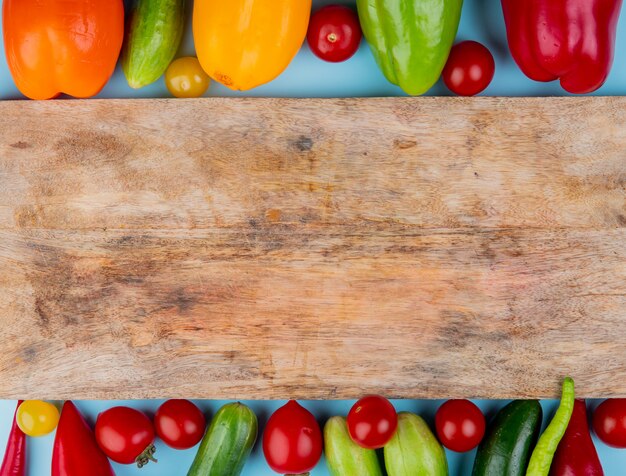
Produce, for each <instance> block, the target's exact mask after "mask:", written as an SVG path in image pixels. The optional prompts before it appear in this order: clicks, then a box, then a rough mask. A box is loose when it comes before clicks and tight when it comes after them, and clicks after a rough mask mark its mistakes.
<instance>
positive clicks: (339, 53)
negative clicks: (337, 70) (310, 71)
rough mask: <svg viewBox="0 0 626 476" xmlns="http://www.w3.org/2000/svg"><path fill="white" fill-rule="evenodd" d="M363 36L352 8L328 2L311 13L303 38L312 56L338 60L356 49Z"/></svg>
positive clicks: (345, 57)
mask: <svg viewBox="0 0 626 476" xmlns="http://www.w3.org/2000/svg"><path fill="white" fill-rule="evenodd" d="M362 36H363V33H362V32H361V25H360V23H359V17H358V16H357V14H356V13H355V11H354V10H352V9H351V8H349V7H346V6H343V5H328V6H326V7H323V8H320V9H319V10H318V11H317V12H315V13H314V14H313V15H312V16H311V20H310V22H309V30H308V32H307V35H306V38H307V42H308V43H309V47H310V48H311V51H312V52H313V53H314V54H315V56H317V57H318V58H321V59H323V60H324V61H330V62H332V63H339V62H341V61H346V60H347V59H349V58H351V57H352V56H353V55H354V53H356V52H357V50H358V49H359V44H360V43H361V38H362Z"/></svg>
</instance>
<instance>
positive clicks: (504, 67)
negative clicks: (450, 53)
mask: <svg viewBox="0 0 626 476" xmlns="http://www.w3.org/2000/svg"><path fill="white" fill-rule="evenodd" d="M314 3H315V4H316V6H319V5H323V4H329V3H346V4H351V3H353V2H350V1H343V2H338V1H336V0H335V1H334V2H333V1H314ZM459 39H473V40H478V41H481V42H482V43H484V44H485V45H487V46H488V47H489V48H490V49H491V50H492V52H493V53H494V56H495V59H496V65H497V68H496V76H495V79H494V82H493V84H492V85H491V86H490V87H489V88H488V89H487V91H485V93H484V94H486V95H492V96H551V95H563V94H565V93H564V92H563V91H562V90H561V88H560V87H559V85H558V84H557V83H551V84H542V83H535V82H532V81H530V80H528V79H527V78H525V77H524V76H523V75H522V74H521V72H519V70H518V69H517V68H516V67H515V64H514V63H513V60H512V59H511V58H510V56H509V55H508V50H507V47H506V39H505V33H504V23H503V20H502V14H501V10H500V4H499V0H466V3H465V7H464V11H463V17H462V21H461V27H460V31H459ZM0 42H1V39H0ZM617 43H618V45H617V57H616V61H615V66H614V68H613V72H612V74H611V76H610V78H609V80H608V81H607V83H606V85H605V86H604V87H603V88H602V89H600V90H599V91H598V92H597V93H596V94H601V95H626V14H625V15H623V16H622V19H621V22H620V33H619V36H618V42H617ZM2 49H3V46H2ZM192 54H193V42H192V39H191V35H190V29H188V30H187V37H186V39H185V42H184V45H183V47H182V48H181V56H182V55H192ZM431 94H433V95H442V94H448V92H447V91H446V89H445V87H443V86H442V85H441V84H438V85H437V86H435V87H434V88H433V90H432V91H431ZM207 95H212V96H233V95H248V96H281V97H331V96H337V97H343V96H397V95H402V91H400V90H399V89H398V88H397V87H395V86H393V85H391V84H389V83H388V82H387V81H386V80H385V78H384V77H383V75H382V74H381V73H380V72H379V70H378V68H377V67H376V65H375V63H374V60H373V58H372V56H371V53H370V51H369V50H368V48H367V46H366V45H365V44H363V45H362V47H361V49H360V50H359V52H358V53H357V54H356V55H355V56H354V57H353V58H352V59H350V60H349V61H347V62H346V63H343V64H328V63H324V62H322V61H319V60H318V59H316V58H315V57H314V56H313V55H312V54H311V52H310V51H309V50H308V48H307V47H306V46H305V47H304V48H303V49H302V51H301V53H300V54H299V55H298V57H297V58H296V59H295V60H294V62H293V63H292V65H291V66H290V67H289V68H288V70H287V71H286V72H285V73H284V74H283V75H282V76H280V77H279V78H278V79H277V80H275V81H274V82H272V83H270V84H268V85H265V86H262V87H260V88H258V89H255V90H253V91H249V92H246V93H234V92H232V91H230V90H228V89H227V88H225V87H223V86H220V85H217V84H213V85H212V86H211V89H210V90H209V92H208V94H207ZM168 96H169V94H168V92H167V90H166V89H165V85H164V84H163V81H162V80H161V81H158V82H157V83H155V84H154V85H152V86H149V87H147V88H144V89H142V90H140V91H135V90H132V89H131V88H129V87H128V86H127V84H126V81H125V79H124V77H123V75H122V74H121V72H120V71H119V70H118V71H117V72H116V74H115V76H114V77H113V79H112V80H111V81H110V83H109V84H108V85H107V86H106V88H105V89H104V90H103V91H102V93H101V94H100V96H99V97H102V98H112V97H116V98H118V97H168ZM20 97H21V95H20V94H19V92H18V91H17V89H16V88H15V86H14V85H13V82H12V80H11V77H10V75H9V73H8V70H7V67H6V63H5V59H4V55H0V98H2V99H15V98H20ZM452 390H453V389H451V391H452ZM233 397H236V396H235V395H233ZM77 403H78V406H79V408H80V409H81V410H82V411H83V413H84V414H85V416H86V417H87V418H88V419H89V420H90V421H91V422H92V423H93V422H94V421H95V418H96V416H97V414H98V413H99V412H100V411H102V410H104V409H106V408H108V407H110V406H113V405H116V404H120V403H121V404H127V405H130V406H133V407H136V408H139V409H141V410H144V411H146V412H148V413H153V412H154V411H155V410H156V408H157V407H158V405H159V404H160V403H161V401H135V402H77ZM196 403H198V405H199V406H200V407H201V408H202V409H203V410H204V411H206V413H207V415H209V416H210V415H212V414H214V413H215V411H216V410H217V408H219V406H220V405H221V404H222V403H224V402H215V401H201V402H196ZM246 403H248V404H249V405H250V406H251V407H252V408H253V409H254V410H255V411H256V413H257V414H258V416H259V420H260V422H261V424H263V423H264V422H265V420H266V419H267V417H268V416H269V415H270V414H271V412H272V411H273V410H275V409H276V408H278V406H280V405H281V404H282V403H284V402H260V401H259V402H246ZM352 403H353V402H346V401H341V402H304V404H305V406H307V408H309V409H310V410H311V411H313V412H314V414H315V415H316V416H317V417H318V418H319V420H320V422H323V421H324V420H325V418H327V417H328V416H331V415H336V414H343V415H345V414H346V413H347V412H348V410H349V408H350V406H351V405H352ZM394 403H395V405H396V408H397V409H398V410H410V411H414V412H417V413H419V414H421V415H422V416H424V417H425V418H426V419H427V420H429V421H431V422H432V419H433V416H434V412H435V410H436V408H437V407H438V406H439V405H440V404H441V401H410V400H407V401H399V402H394ZM478 403H479V405H480V407H481V408H482V409H483V410H484V411H485V412H486V414H487V416H488V417H489V416H491V415H493V414H494V413H495V411H497V409H498V408H500V407H501V406H503V405H504V404H505V402H501V401H481V402H478ZM543 404H544V409H545V410H546V411H545V413H546V416H549V415H551V414H552V411H553V410H554V408H555V405H556V403H555V402H553V401H548V402H543ZM596 404H597V402H592V405H596ZM14 408H15V402H8V401H0V453H1V452H2V448H4V446H5V443H6V438H7V435H8V431H9V428H10V425H11V419H12V416H13V411H14ZM53 438H54V435H49V436H47V437H43V438H38V439H29V441H28V451H29V468H30V470H29V474H30V475H33V476H46V475H49V474H50V469H49V468H50V460H51V456H52V449H51V448H52V442H53ZM596 446H597V448H598V452H599V453H600V458H601V460H602V462H603V465H604V469H605V473H606V476H623V475H624V474H626V469H625V468H626V450H622V451H620V450H615V449H611V448H608V447H607V446H605V445H603V444H602V443H598V442H596ZM157 447H158V449H157V457H158V458H159V463H158V464H156V465H155V464H149V465H148V466H147V467H145V468H143V469H141V470H138V469H137V468H135V467H134V466H120V465H115V470H116V473H117V475H118V476H127V475H139V474H142V475H144V476H177V475H184V474H186V470H187V468H188V467H189V465H190V464H191V461H192V459H193V457H194V455H195V449H192V450H188V451H174V450H171V449H169V448H167V447H166V446H165V445H164V444H163V443H162V442H157ZM473 460H474V452H471V453H467V454H463V455H459V454H453V453H448V461H449V463H450V474H451V475H452V476H463V475H469V474H470V473H471V466H472V462H473ZM270 474H272V473H271V471H270V470H269V468H268V467H267V466H266V464H265V462H264V460H263V456H262V454H261V451H260V447H259V445H258V444H257V446H256V447H255V450H254V452H253V456H252V458H251V459H250V461H249V463H248V464H247V466H246V468H245V471H244V475H245V476H264V475H270ZM312 474H313V476H322V475H326V474H327V472H326V469H325V465H324V463H323V462H322V463H320V465H318V467H317V468H316V470H315V471H313V473H312ZM355 476H357V475H355Z"/></svg>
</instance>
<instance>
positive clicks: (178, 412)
mask: <svg viewBox="0 0 626 476" xmlns="http://www.w3.org/2000/svg"><path fill="white" fill-rule="evenodd" d="M205 428H206V419H205V418H204V414H203V413H202V412H201V411H200V409H199V408H198V407H197V406H195V405H194V404H193V403H191V402H190V401H189V400H168V401H167V402H165V403H164V404H163V405H161V406H160V407H159V409H158V410H157V412H156V414H155V415H154V429H155V430H156V433H157V435H158V437H159V438H161V439H162V440H163V442H164V443H165V444H166V445H167V446H169V447H171V448H174V449H177V450H186V449H188V448H191V447H193V446H195V445H197V444H198V442H199V441H200V440H201V439H202V436H203V435H204V430H205Z"/></svg>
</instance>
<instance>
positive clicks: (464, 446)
mask: <svg viewBox="0 0 626 476" xmlns="http://www.w3.org/2000/svg"><path fill="white" fill-rule="evenodd" d="M435 427H436V429H437V436H438V437H439V441H441V444H442V445H443V446H445V447H446V448H448V449H449V450H452V451H456V452H458V453H463V452H465V451H469V450H471V449H473V448H475V447H476V446H478V444H479V443H480V442H481V440H482V439H483V436H484V435H485V416H484V415H483V412H481V411H480V408H478V407H477V406H476V405H474V404H473V403H472V402H470V401H469V400H448V401H447V402H445V403H444V404H443V405H441V406H440V407H439V409H438V410H437V413H436V414H435Z"/></svg>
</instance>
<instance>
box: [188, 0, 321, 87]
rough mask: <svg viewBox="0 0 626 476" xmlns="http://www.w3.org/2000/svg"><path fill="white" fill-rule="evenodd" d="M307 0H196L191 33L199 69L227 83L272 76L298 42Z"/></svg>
mask: <svg viewBox="0 0 626 476" xmlns="http://www.w3.org/2000/svg"><path fill="white" fill-rule="evenodd" d="M310 14H311V0H195V2H194V8H193V37H194V42H195V44H196V53H197V56H198V60H199V61H200V64H201V65H202V69H204V71H206V73H207V74H208V75H209V76H211V78H213V79H214V80H215V81H218V82H220V83H222V84H224V85H226V86H228V87H229V88H231V89H235V90H243V91H245V90H248V89H251V88H254V87H256V86H260V85H261V84H265V83H267V82H269V81H271V80H272V79H274V78H276V76H278V75H279V74H280V73H282V72H283V71H284V70H285V68H287V66H288V65H289V63H290V62H291V60H293V58H294V56H296V53H297V52H298V50H299V49H300V47H301V46H302V43H303V42H304V37H305V36H306V31H307V28H308V25H309V16H310Z"/></svg>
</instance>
